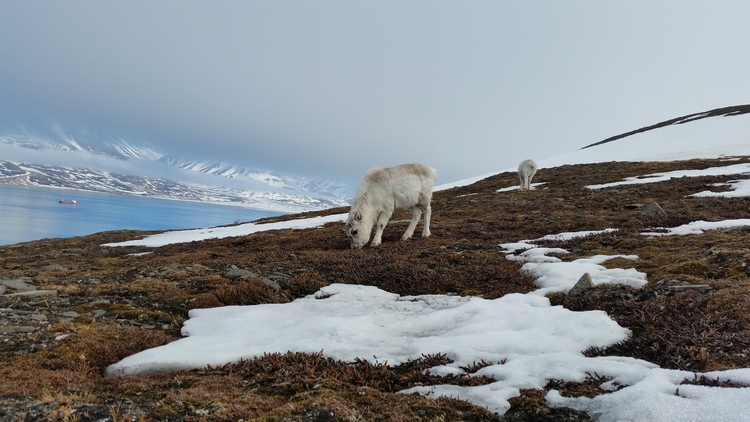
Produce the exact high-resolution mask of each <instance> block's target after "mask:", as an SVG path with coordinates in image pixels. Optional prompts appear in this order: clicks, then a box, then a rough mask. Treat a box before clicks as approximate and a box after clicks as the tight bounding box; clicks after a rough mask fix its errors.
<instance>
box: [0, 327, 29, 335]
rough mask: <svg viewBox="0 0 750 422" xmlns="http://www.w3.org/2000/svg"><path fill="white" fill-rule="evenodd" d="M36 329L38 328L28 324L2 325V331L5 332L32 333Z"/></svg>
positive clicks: (0, 331) (0, 329)
mask: <svg viewBox="0 0 750 422" xmlns="http://www.w3.org/2000/svg"><path fill="white" fill-rule="evenodd" d="M34 330H36V327H30V326H28V325H6V326H4V327H0V333H3V334H14V333H31V332H33V331H34Z"/></svg>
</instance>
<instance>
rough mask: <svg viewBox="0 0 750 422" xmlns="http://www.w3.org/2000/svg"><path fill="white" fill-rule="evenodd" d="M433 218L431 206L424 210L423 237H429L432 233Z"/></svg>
mask: <svg viewBox="0 0 750 422" xmlns="http://www.w3.org/2000/svg"><path fill="white" fill-rule="evenodd" d="M431 217H432V207H431V206H430V204H427V206H426V207H425V209H424V227H423V228H422V237H429V236H430V235H431V234H432V233H430V218H431Z"/></svg>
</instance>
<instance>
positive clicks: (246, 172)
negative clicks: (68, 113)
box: [0, 128, 350, 212]
mask: <svg viewBox="0 0 750 422" xmlns="http://www.w3.org/2000/svg"><path fill="white" fill-rule="evenodd" d="M0 183H5V184H15V185H26V186H43V187H56V188H68V189H77V190H85V191H94V192H106V193H116V194H127V195H141V196H150V197H156V198H163V199H177V200H188V201H201V202H213V203H219V204H227V205H239V206H245V207H250V208H254V209H262V210H271V211H280V212H302V211H310V210H319V209H325V208H331V207H339V206H345V205H347V204H348V201H349V195H350V188H349V187H348V186H346V185H344V184H342V183H338V182H336V181H334V180H328V179H325V178H309V179H304V178H299V177H292V176H287V175H280V174H273V173H270V172H265V171H260V170H257V169H251V168H249V167H246V166H242V165H238V164H236V163H226V162H220V161H212V160H201V159H196V158H194V157H188V156H176V155H169V154H165V153H163V152H161V151H158V150H156V149H154V148H152V147H150V146H147V145H142V144H138V143H135V142H130V141H128V140H126V139H123V138H119V137H112V136H99V135H96V134H92V133H89V132H81V131H79V132H76V133H74V134H72V133H71V132H68V131H63V130H61V129H59V128H55V130H52V131H50V132H49V133H46V134H44V135H28V134H21V135H19V134H5V135H0Z"/></svg>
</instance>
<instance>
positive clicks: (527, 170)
mask: <svg viewBox="0 0 750 422" xmlns="http://www.w3.org/2000/svg"><path fill="white" fill-rule="evenodd" d="M536 170H537V167H536V163H535V162H534V160H523V161H521V164H519V165H518V178H519V179H520V181H521V190H529V189H531V179H532V178H533V177H534V175H535V174H536Z"/></svg>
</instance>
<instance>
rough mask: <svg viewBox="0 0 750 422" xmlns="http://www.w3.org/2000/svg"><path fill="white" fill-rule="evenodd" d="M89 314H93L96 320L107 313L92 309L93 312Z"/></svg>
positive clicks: (102, 310)
mask: <svg viewBox="0 0 750 422" xmlns="http://www.w3.org/2000/svg"><path fill="white" fill-rule="evenodd" d="M91 312H93V313H94V316H95V317H97V318H98V317H100V316H104V315H106V314H107V311H106V310H104V309H94V310H93V311H91Z"/></svg>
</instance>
